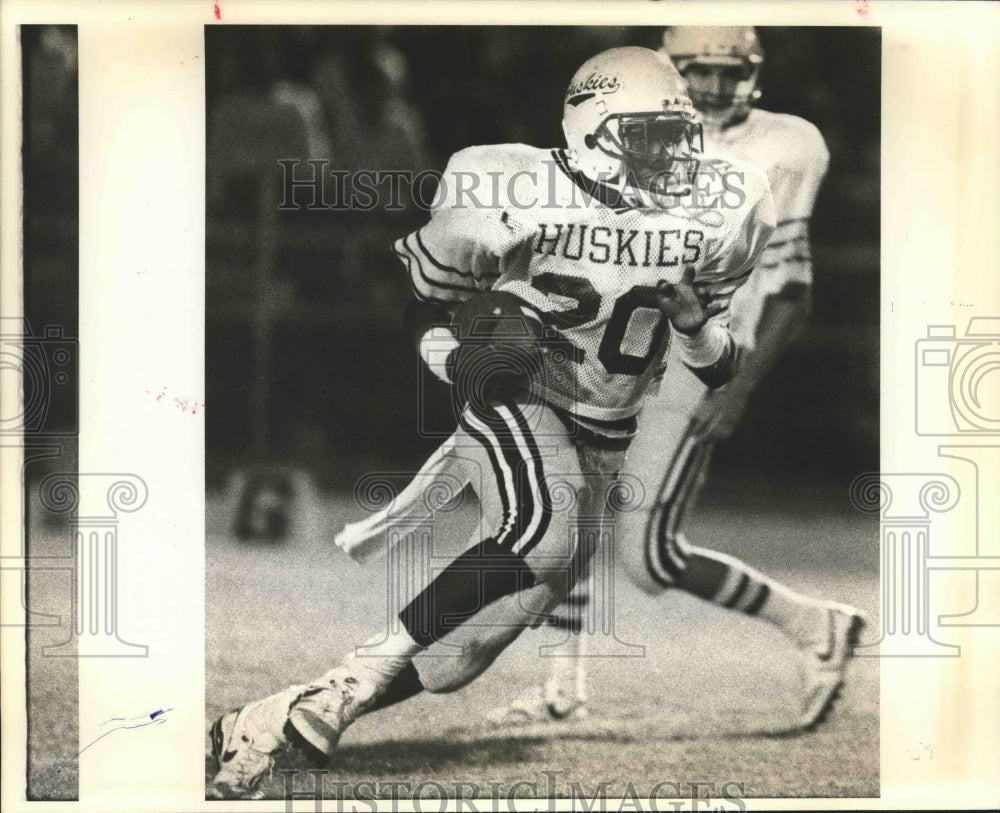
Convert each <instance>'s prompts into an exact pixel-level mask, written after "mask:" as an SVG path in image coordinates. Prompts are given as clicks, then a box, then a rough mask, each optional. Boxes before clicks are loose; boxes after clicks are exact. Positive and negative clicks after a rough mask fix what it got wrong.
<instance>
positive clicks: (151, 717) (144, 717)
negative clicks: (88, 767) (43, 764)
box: [59, 709, 173, 772]
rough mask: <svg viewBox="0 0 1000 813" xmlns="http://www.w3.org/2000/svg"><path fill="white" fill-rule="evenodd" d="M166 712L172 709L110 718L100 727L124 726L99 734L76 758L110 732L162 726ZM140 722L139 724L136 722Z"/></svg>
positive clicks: (60, 769) (165, 720)
mask: <svg viewBox="0 0 1000 813" xmlns="http://www.w3.org/2000/svg"><path fill="white" fill-rule="evenodd" d="M168 711H173V709H157V710H156V711H153V712H150V713H149V714H140V715H139V716H138V717H110V718H109V719H107V720H105V721H104V722H103V723H101V725H102V726H104V725H107V724H108V723H125V725H116V726H115V727H114V728H109V729H108V730H107V731H105V732H104V733H103V734H101V735H100V736H99V737H97V739H95V740H93V741H91V742H89V743H87V745H85V746H84V747H83V748H81V749H80V750H79V751H78V752H77V756H80V754H82V753H83V752H84V751H86V750H87V749H88V748H90V746H91V745H93V744H94V743H95V742H97V741H98V740H101V739H103V738H104V737H106V736H108V734H110V733H111V732H112V731H121V730H122V729H128V728H143V727H144V726H148V725H162V724H163V723H165V722H167V718H166V717H165V716H164V715H166V713H167V712H168ZM137 721H141V722H137ZM59 772H62V766H60V767H59Z"/></svg>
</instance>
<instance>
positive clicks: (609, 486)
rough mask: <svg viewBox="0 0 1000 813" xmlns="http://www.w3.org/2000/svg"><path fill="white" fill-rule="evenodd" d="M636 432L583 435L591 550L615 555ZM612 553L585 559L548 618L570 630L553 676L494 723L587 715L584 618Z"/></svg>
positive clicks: (583, 509) (584, 537)
mask: <svg viewBox="0 0 1000 813" xmlns="http://www.w3.org/2000/svg"><path fill="white" fill-rule="evenodd" d="M630 437H631V435H629V438H626V439H622V438H619V439H617V440H615V439H609V438H606V437H597V436H586V435H585V436H584V437H582V438H580V439H578V442H577V453H578V455H579V457H580V463H581V468H583V470H584V472H585V476H586V479H587V488H586V491H585V495H586V499H581V502H580V513H579V516H578V518H577V523H578V527H577V533H578V539H579V540H580V542H581V544H582V545H583V546H587V548H588V549H589V552H591V553H592V552H593V551H596V549H597V546H598V545H610V546H611V547H612V554H611V555H613V547H614V541H613V540H614V538H615V535H616V533H617V522H618V515H617V513H616V511H615V510H614V507H613V503H614V502H615V499H613V498H612V494H613V491H614V489H615V488H617V487H618V485H619V483H618V476H619V474H620V472H621V470H622V468H623V467H624V463H625V448H626V447H627V444H628V439H630ZM607 555H608V554H607V553H605V554H602V556H601V557H595V556H593V555H588V556H582V557H580V558H579V561H578V563H577V567H576V568H575V570H574V577H573V580H572V584H573V586H572V589H571V591H570V594H569V596H567V598H566V600H565V601H564V602H563V603H561V604H560V605H559V606H558V607H556V608H555V609H553V611H552V612H551V613H549V614H548V615H547V617H546V619H545V623H546V624H547V625H548V626H552V627H555V628H557V629H559V630H561V631H563V632H565V633H567V635H566V637H565V639H564V640H563V642H562V643H561V644H560V645H559V647H558V648H557V649H553V650H550V652H549V653H548V656H547V659H546V660H547V662H548V663H549V664H550V674H549V676H548V678H547V679H546V680H545V681H544V682H543V683H542V684H541V685H540V686H539V685H532V686H529V687H527V688H525V689H524V690H523V691H521V692H519V693H518V694H517V695H516V696H515V697H514V698H513V699H512V700H511V701H509V702H508V703H507V704H505V705H502V706H498V707H496V708H494V709H492V710H491V711H490V712H488V713H487V715H486V719H487V721H488V722H490V723H491V724H492V725H495V726H516V725H527V724H530V723H534V722H547V721H551V720H576V719H582V718H584V717H586V716H587V714H588V712H587V707H586V701H587V695H586V677H587V676H586V669H585V663H586V647H587V640H588V636H587V634H581V630H582V629H583V628H584V627H585V626H588V625H587V624H585V620H584V619H585V617H588V618H589V614H590V613H591V612H592V607H591V595H592V593H593V589H594V588H593V585H594V579H595V574H594V573H593V569H594V568H598V567H602V566H603V565H602V564H601V561H603V559H604V558H605V557H606V556H607ZM589 626H592V625H589Z"/></svg>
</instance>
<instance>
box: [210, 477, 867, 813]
mask: <svg viewBox="0 0 1000 813" xmlns="http://www.w3.org/2000/svg"><path fill="white" fill-rule="evenodd" d="M320 510H321V515H320V519H321V521H322V525H323V527H324V528H325V530H324V532H323V533H319V534H308V535H307V534H302V535H296V536H295V537H294V538H292V539H290V540H289V541H288V542H287V543H285V544H283V545H276V546H262V545H257V546H249V545H242V544H239V543H238V542H236V541H235V540H234V539H232V538H231V537H230V536H229V534H228V533H227V531H226V525H227V522H228V517H227V516H226V511H227V509H226V506H225V504H224V503H223V501H222V500H221V499H215V500H210V501H209V516H208V529H209V531H208V539H207V542H206V547H207V556H208V565H207V574H206V576H207V591H208V601H207V608H208V609H207V611H206V613H207V617H206V635H207V641H206V648H207V649H206V657H207V663H206V674H207V680H208V686H207V698H208V701H207V703H208V707H207V709H206V730H207V726H208V724H209V723H210V722H211V720H213V719H214V718H215V717H217V716H218V715H219V714H221V713H222V712H224V711H226V710H228V709H230V708H232V707H235V706H238V705H241V704H243V703H245V702H246V701H248V700H250V699H253V698H256V697H259V696H262V695H264V694H267V693H270V692H272V691H275V690H277V689H279V688H282V687H284V686H285V685H286V684H291V683H299V682H302V681H304V680H308V679H310V678H312V677H315V676H317V675H319V674H321V673H323V672H324V671H326V670H327V669H328V668H330V667H331V666H332V665H334V664H335V663H337V662H338V661H339V660H340V658H341V657H342V656H343V654H344V653H345V652H346V651H347V650H348V649H349V648H350V647H351V646H353V645H355V644H358V643H361V642H363V640H364V639H365V638H367V637H368V636H369V635H371V634H373V633H374V632H375V631H377V630H378V628H379V627H380V626H381V625H382V624H383V623H384V620H385V609H384V608H385V598H384V594H385V582H386V572H385V568H384V565H382V564H380V563H375V564H371V565H368V566H365V567H360V566H358V565H356V564H355V563H353V562H352V561H351V560H350V559H349V558H348V557H347V556H346V555H345V554H343V553H342V552H341V551H340V550H339V549H337V548H336V547H335V546H334V545H333V544H332V537H333V534H334V533H335V532H336V531H337V530H339V529H340V527H341V526H342V525H343V523H344V522H345V521H348V520H353V519H357V518H359V517H360V511H359V509H357V508H356V507H354V506H353V505H352V504H351V503H350V501H349V500H348V499H346V498H345V499H328V500H324V501H323V503H322V506H321V509H320ZM689 531H690V532H689V536H690V537H691V538H692V540H695V541H697V542H698V543H699V544H703V545H709V546H712V547H715V548H716V549H719V550H723V551H726V552H728V553H731V554H733V555H736V556H739V557H741V558H744V559H745V560H746V561H748V562H749V563H751V564H753V565H754V566H756V567H758V568H760V569H761V570H764V571H765V572H767V573H768V574H770V575H772V576H774V577H777V578H779V579H781V580H782V581H784V582H785V583H787V584H788V585H790V586H792V587H794V588H796V589H799V590H802V591H805V592H809V593H812V594H814V595H819V596H825V597H829V598H836V599H838V600H842V601H848V602H851V603H853V604H856V605H857V606H859V607H860V608H862V609H863V610H864V611H865V612H866V613H867V614H868V615H869V618H870V619H875V618H876V611H877V607H878V595H877V572H878V545H877V541H878V527H877V524H876V523H875V522H874V521H872V520H871V518H868V517H865V516H863V515H861V514H859V513H857V512H854V511H853V510H852V509H851V507H850V505H849V502H848V499H847V488H846V483H845V484H838V485H829V484H810V483H801V482H800V483H798V484H796V485H794V486H789V484H787V483H766V482H759V481H749V480H748V481H735V480H725V479H716V480H714V481H712V482H710V484H709V486H708V488H707V489H706V492H705V494H704V495H703V497H702V499H701V508H700V509H699V511H698V512H697V515H696V516H695V517H693V520H692V522H691V526H690V529H689ZM615 610H616V630H617V633H618V636H619V637H620V638H621V639H622V640H624V641H627V642H630V643H638V644H642V645H644V646H645V648H646V649H645V654H644V657H639V658H629V659H621V658H602V659H593V660H592V662H591V667H590V671H589V675H590V677H589V684H588V688H589V694H590V698H591V703H590V705H591V710H592V716H591V717H590V718H589V719H586V720H581V721H577V722H572V723H560V724H551V725H536V726H532V727H525V728H509V729H502V730H490V729H489V728H487V727H486V726H485V725H484V724H483V722H482V720H483V716H484V714H485V713H486V712H487V711H488V710H489V709H491V708H493V707H494V706H496V705H498V704H501V703H503V702H505V701H507V700H509V699H511V698H512V697H513V696H514V695H515V694H517V693H518V691H519V690H521V689H522V688H523V687H525V686H527V685H528V684H530V683H532V682H536V683H537V682H540V681H541V679H542V678H543V677H544V676H545V674H546V670H547V667H548V663H549V661H548V660H546V659H542V658H540V657H539V654H538V647H539V645H540V644H543V643H554V642H556V641H558V640H559V633H557V632H556V631H554V630H545V631H529V632H527V633H525V634H524V635H522V636H521V638H520V639H518V640H517V641H516V642H515V643H514V645H513V646H511V647H510V648H509V649H508V650H507V651H506V652H505V653H504V654H503V655H502V656H501V658H500V659H499V660H498V661H497V663H496V664H495V665H494V666H493V667H492V668H491V669H490V670H489V671H488V672H487V673H486V674H484V675H483V676H482V677H481V678H479V679H478V680H477V681H475V682H474V683H472V684H471V685H470V686H468V687H466V688H465V689H463V690H461V691H459V692H456V693H454V694H451V695H439V696H431V695H426V694H425V695H423V696H419V697H417V698H414V699H413V700H411V701H408V702H407V703H405V704H402V705H398V706H395V707H392V708H389V709H386V710H383V711H380V712H376V713H374V714H372V715H370V716H368V717H364V718H362V719H361V720H360V721H358V722H357V723H356V724H355V725H354V726H353V727H352V728H350V729H349V730H348V732H347V733H346V734H345V736H344V738H343V739H342V741H341V747H340V749H339V751H338V753H337V755H336V757H335V759H334V761H333V762H332V763H331V765H330V766H329V771H330V773H329V775H328V778H327V780H326V781H327V782H329V783H331V785H332V783H334V782H344V783H347V785H346V786H341V787H346V790H345V791H344V793H345V795H346V796H347V797H350V795H351V788H352V786H353V785H354V784H355V783H358V782H363V781H368V782H374V783H381V788H379V787H375V789H374V792H372V790H371V789H370V788H369V789H367V790H366V791H365V793H366V794H368V795H374V796H380V795H381V796H385V797H388V796H389V794H390V793H391V792H392V791H391V786H389V785H387V784H386V783H389V782H407V783H410V787H413V786H414V785H416V784H417V783H419V782H421V781H425V780H434V781H436V782H439V783H441V784H442V785H444V786H445V787H446V788H448V789H452V788H454V787H455V783H456V782H469V783H475V784H476V785H478V786H479V787H480V788H483V789H486V790H485V791H484V792H485V793H487V794H488V793H489V790H488V788H489V787H490V783H501V784H500V787H502V788H504V790H501V791H500V792H501V794H504V793H506V792H507V790H506V789H508V788H510V786H512V785H513V784H514V783H515V782H518V781H521V780H526V781H529V782H536V783H538V785H539V793H540V795H543V796H544V795H548V793H549V791H551V790H552V789H554V793H555V795H556V796H560V797H562V796H568V795H571V794H573V793H574V792H576V793H579V792H580V791H581V790H582V792H583V793H585V794H587V795H588V796H592V795H593V794H594V793H595V792H598V791H600V792H601V793H602V794H603V795H606V796H608V797H616V796H620V795H621V794H622V793H623V792H626V787H627V786H628V783H631V785H632V788H633V789H634V791H635V792H636V793H638V794H639V795H640V797H641V798H646V796H645V795H644V794H648V793H649V791H650V790H651V789H652V788H653V786H655V785H656V784H657V783H658V782H665V781H669V782H678V783H685V782H687V783H690V782H714V783H716V785H717V786H721V785H722V784H724V783H726V782H736V783H741V784H742V787H743V790H742V795H743V796H746V797H769V796H791V797H801V796H862V797H863V796H877V795H878V792H879V742H878V738H879V720H878V709H879V705H878V703H879V691H878V668H877V663H878V662H877V660H876V659H873V658H860V659H856V660H855V661H854V662H853V663H852V665H851V669H850V672H849V681H848V684H847V686H846V688H845V691H844V694H843V697H842V698H841V701H840V703H839V704H838V705H837V706H836V708H835V709H834V711H833V713H832V715H831V716H830V719H829V720H828V721H827V722H826V723H825V724H824V725H823V726H821V727H820V728H819V729H818V730H817V731H815V732H813V733H809V734H805V733H802V732H798V731H796V730H795V728H794V719H795V717H794V712H795V710H796V709H797V708H798V704H799V694H798V692H799V682H798V681H799V673H798V665H797V664H798V662H797V659H796V657H795V655H794V652H793V651H792V650H791V648H790V646H789V645H788V644H787V643H786V641H785V639H784V638H783V637H782V636H781V635H780V634H779V633H778V632H777V631H776V630H775V629H774V628H772V627H770V626H769V625H767V624H765V623H763V622H761V621H759V620H751V619H747V618H744V617H740V616H736V615H734V614H732V613H727V612H724V611H722V610H718V609H716V608H715V607H713V606H710V605H707V604H705V603H702V602H699V601H697V600H696V599H693V598H691V597H689V596H686V595H682V594H680V593H671V594H669V595H667V596H665V597H659V598H652V597H648V596H645V595H643V594H641V593H640V592H639V591H638V590H637V589H636V588H634V587H632V586H631V585H629V584H628V583H623V584H621V585H620V589H619V590H618V593H617V600H616V604H615ZM874 637H875V633H874V631H873V630H872V629H871V628H869V630H868V631H867V633H866V636H865V638H866V640H869V641H870V640H872V639H874ZM282 767H284V768H300V769H302V770H305V769H307V768H308V767H310V766H308V765H306V764H305V763H304V762H302V763H296V762H295V761H294V759H292V760H291V761H287V759H286V761H285V762H283V763H281V764H279V768H282ZM544 771H553V772H557V773H556V774H555V775H553V776H551V777H550V776H548V775H546V774H544V773H543V772H544ZM213 773H214V761H212V760H209V759H206V777H210V776H211V775H212V774H213ZM550 781H552V782H554V785H552V786H551V787H550V785H549V782H550ZM284 782H285V778H284V777H283V776H282V775H279V774H277V773H276V774H275V775H274V776H273V777H272V778H270V779H267V780H265V783H264V785H263V786H262V787H263V789H264V791H265V793H266V795H267V796H268V797H269V798H281V797H282V794H283V792H284ZM296 782H297V784H296V787H297V788H298V787H299V782H301V783H303V784H302V787H303V788H309V787H310V784H309V783H310V782H311V779H310V778H309V777H303V776H300V777H299V779H298V780H296ZM572 783H579V785H577V786H576V787H575V788H574V786H573V785H572ZM600 783H607V784H606V785H605V786H604V788H603V789H601V788H600ZM379 790H384V791H385V792H384V793H383V794H380V793H379V792H378V791H379ZM337 792H339V791H337V790H336V788H331V789H330V791H329V793H330V798H333V797H334V794H335V793H337ZM395 792H397V793H399V795H400V796H402V797H406V796H407V795H408V791H407V790H406V788H405V787H404V788H402V789H399V788H397V790H396V791H395ZM436 792H438V791H436V790H427V798H432V797H434V795H435V793H436ZM685 792H686V791H685ZM527 793H530V791H528V790H523V789H522V795H524V794H527ZM669 793H670V791H669V790H668V791H663V792H662V793H661V798H665V797H666V796H667V795H669Z"/></svg>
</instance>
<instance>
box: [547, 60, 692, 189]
mask: <svg viewBox="0 0 1000 813" xmlns="http://www.w3.org/2000/svg"><path fill="white" fill-rule="evenodd" d="M562 124H563V132H564V133H565V136H566V145H567V146H568V147H569V150H570V156H571V160H572V162H573V163H574V164H575V166H576V168H577V169H578V170H579V171H580V172H582V173H583V174H584V175H586V176H587V177H588V178H590V179H591V180H593V181H603V182H606V183H607V182H612V181H620V182H622V183H625V184H628V185H630V186H632V187H634V188H637V189H641V190H648V191H651V192H656V193H661V194H662V193H667V192H668V191H669V192H675V191H676V187H677V186H678V184H680V185H689V184H690V183H691V182H692V179H693V177H694V175H695V173H696V172H697V171H698V155H699V154H700V153H701V147H702V139H701V125H700V124H698V122H697V112H696V111H695V108H694V105H693V104H692V103H691V99H690V98H689V97H688V94H687V90H686V87H685V85H684V80H683V79H682V78H681V75H680V74H679V73H678V72H677V69H676V68H674V66H673V64H671V62H670V60H669V59H666V58H665V57H664V56H663V55H662V54H660V53H657V52H656V51H652V50H650V49H648V48H635V47H628V48H612V49H611V50H609V51H604V52H603V53H600V54H598V55H597V56H595V57H592V58H591V59H588V60H587V61H586V62H584V63H583V65H582V66H581V67H580V69H579V70H578V71H577V72H576V73H575V74H574V75H573V78H572V79H571V80H570V83H569V88H568V89H567V90H566V99H565V103H564V106H563V122H562Z"/></svg>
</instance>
